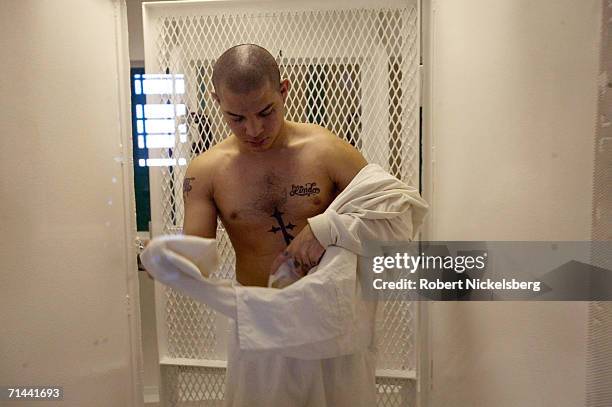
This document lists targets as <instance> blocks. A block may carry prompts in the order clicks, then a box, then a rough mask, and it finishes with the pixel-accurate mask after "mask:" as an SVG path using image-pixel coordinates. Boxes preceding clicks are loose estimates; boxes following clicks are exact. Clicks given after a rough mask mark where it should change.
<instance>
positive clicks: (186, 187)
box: [183, 177, 195, 197]
mask: <svg viewBox="0 0 612 407" xmlns="http://www.w3.org/2000/svg"><path fill="white" fill-rule="evenodd" d="M194 179H195V177H190V178H187V177H185V179H184V180H183V197H185V196H187V195H188V194H189V191H191V189H192V187H191V181H193V180H194Z"/></svg>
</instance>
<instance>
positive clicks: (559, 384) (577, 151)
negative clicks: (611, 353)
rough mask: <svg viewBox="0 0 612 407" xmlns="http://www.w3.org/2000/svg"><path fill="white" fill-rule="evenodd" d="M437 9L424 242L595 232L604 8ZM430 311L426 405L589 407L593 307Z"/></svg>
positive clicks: (578, 236) (557, 4)
mask: <svg viewBox="0 0 612 407" xmlns="http://www.w3.org/2000/svg"><path fill="white" fill-rule="evenodd" d="M431 6H432V14H429V16H430V18H431V21H430V22H431V25H430V27H429V29H430V31H429V33H430V41H431V48H429V49H428V50H426V51H429V52H430V54H429V56H428V57H432V60H430V62H431V64H432V67H433V69H432V71H431V76H430V77H429V78H428V79H429V81H428V83H429V86H430V88H429V89H427V92H428V93H429V94H430V96H431V100H432V104H431V106H430V108H431V111H430V114H431V115H430V116H428V117H427V127H428V131H429V135H428V137H431V140H429V142H431V143H432V146H433V147H434V150H435V152H434V153H433V159H434V161H435V163H434V164H433V168H432V167H431V166H428V167H427V168H426V171H428V174H430V178H429V180H430V183H429V185H428V188H429V190H428V195H429V196H430V199H431V203H432V218H431V219H430V220H431V223H430V224H429V230H428V231H429V236H430V238H431V239H432V240H589V239H590V236H591V205H592V202H591V196H592V170H593V140H594V131H595V119H596V96H597V87H596V86H597V69H598V42H599V25H600V13H601V10H600V7H601V2H600V1H597V0H586V1H581V2H576V1H573V0H537V1H527V0H513V1H506V0H494V1H490V0H469V1H461V2H450V1H433V2H432V3H431ZM426 63H427V62H426ZM432 174H433V175H432ZM431 316H432V319H431V323H432V332H431V334H432V357H433V382H432V385H433V388H432V390H431V399H430V400H431V403H430V405H431V406H434V407H438V406H440V407H442V406H450V405H452V406H454V407H464V406H465V407H468V406H470V407H472V406H493V405H494V406H497V407H504V406H508V407H510V406H517V405H521V406H567V407H570V406H572V407H573V406H582V405H584V403H585V388H584V383H585V373H586V372H585V357H586V323H587V306H586V304H585V303H525V302H522V303H513V302H506V303H433V304H431Z"/></svg>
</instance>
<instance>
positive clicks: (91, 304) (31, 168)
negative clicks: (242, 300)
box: [0, 0, 142, 407]
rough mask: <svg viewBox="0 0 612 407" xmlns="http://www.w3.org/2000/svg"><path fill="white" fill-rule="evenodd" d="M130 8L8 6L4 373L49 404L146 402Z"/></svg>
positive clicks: (77, 0)
mask: <svg viewBox="0 0 612 407" xmlns="http://www.w3.org/2000/svg"><path fill="white" fill-rule="evenodd" d="M121 6H122V2H121V1H112V0H105V1H101V0H57V1H40V0H22V1H4V2H2V3H1V5H0V49H2V54H3V57H2V64H0V71H1V74H0V89H2V98H1V100H0V123H2V137H1V138H0V151H2V160H0V172H1V173H2V181H1V184H0V185H1V188H0V190H1V196H2V199H1V200H0V217H1V221H0V224H1V225H2V226H1V228H2V234H1V235H0V270H1V272H0V292H1V294H0V309H2V312H1V313H0V366H1V367H0V383H1V384H2V385H24V386H27V385H58V386H63V387H64V401H63V402H60V403H53V402H49V404H48V405H50V406H51V405H62V406H64V405H70V406H101V407H102V406H128V405H134V406H135V405H138V400H139V399H142V395H141V392H140V391H139V384H138V383H137V381H138V375H137V373H138V370H139V366H138V364H139V361H138V358H139V348H138V346H139V341H138V336H139V333H138V332H137V324H138V321H137V319H138V306H137V305H138V304H137V302H135V301H133V299H134V298H137V292H134V291H133V289H137V282H136V280H137V275H136V273H134V272H132V269H131V268H130V267H129V265H130V263H132V264H135V257H134V253H133V252H132V251H131V250H130V246H131V241H130V239H131V234H132V233H133V232H134V231H135V219H134V215H133V204H132V203H133V193H132V194H130V191H131V190H132V188H133V186H132V181H131V178H130V174H131V170H129V168H130V167H129V165H131V164H130V162H129V158H130V157H131V155H130V154H131V153H130V152H129V144H128V145H127V146H126V145H125V144H124V140H126V141H127V140H128V139H127V138H125V137H126V133H122V129H126V128H127V129H129V121H127V122H126V120H129V110H122V108H126V109H129V107H128V104H127V103H129V96H128V99H127V100H126V99H124V100H122V95H129V93H125V92H129V82H127V81H126V80H127V58H128V57H127V39H126V38H125V36H124V34H123V31H122V29H123V28H125V21H126V20H125V19H122V18H121V16H125V10H122V7H121ZM122 39H125V42H123V41H122ZM124 51H125V53H124ZM124 67H125V70H124V69H123V68H124ZM126 84H127V85H128V87H125V85H126ZM126 102H127V103H126ZM126 160H127V161H126ZM122 162H124V163H125V164H126V165H125V166H124V165H123V164H122ZM135 327H136V328H135ZM135 338H136V339H135ZM26 404H27V405H30V404H29V403H27V402H26V403H24V402H22V401H20V402H16V404H15V405H26ZM43 404H46V403H43ZM3 405H5V404H3ZM6 405H11V404H10V403H7V404H6Z"/></svg>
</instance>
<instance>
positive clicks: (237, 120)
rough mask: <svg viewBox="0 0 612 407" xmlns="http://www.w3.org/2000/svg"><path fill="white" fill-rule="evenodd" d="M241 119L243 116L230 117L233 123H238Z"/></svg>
mask: <svg viewBox="0 0 612 407" xmlns="http://www.w3.org/2000/svg"><path fill="white" fill-rule="evenodd" d="M243 119H244V117H235V118H233V119H232V121H233V122H235V123H240V122H241V121H242V120H243Z"/></svg>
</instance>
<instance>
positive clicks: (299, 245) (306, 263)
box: [270, 225, 325, 276]
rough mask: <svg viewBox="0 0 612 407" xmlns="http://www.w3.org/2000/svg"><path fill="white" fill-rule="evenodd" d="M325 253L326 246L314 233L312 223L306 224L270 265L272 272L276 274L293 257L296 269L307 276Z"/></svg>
mask: <svg viewBox="0 0 612 407" xmlns="http://www.w3.org/2000/svg"><path fill="white" fill-rule="evenodd" d="M324 253H325V248H324V247H323V246H321V243H319V241H318V240H317V238H316V237H315V235H314V234H313V233H312V230H311V229H310V225H306V227H304V229H302V231H301V232H300V233H298V235H297V236H296V237H295V238H294V239H293V240H292V241H291V243H290V244H289V246H287V249H286V250H285V251H284V252H283V253H281V254H279V255H278V256H277V257H276V259H274V261H273V262H272V267H270V274H274V273H275V272H276V270H278V268H279V267H280V266H281V264H283V263H284V262H286V261H287V259H290V258H292V259H293V262H294V264H293V265H294V266H295V269H296V271H298V272H300V274H301V275H302V276H305V275H306V274H307V273H308V271H309V270H310V269H311V268H313V267H315V266H316V265H317V264H319V261H320V260H321V257H323V254H324Z"/></svg>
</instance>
